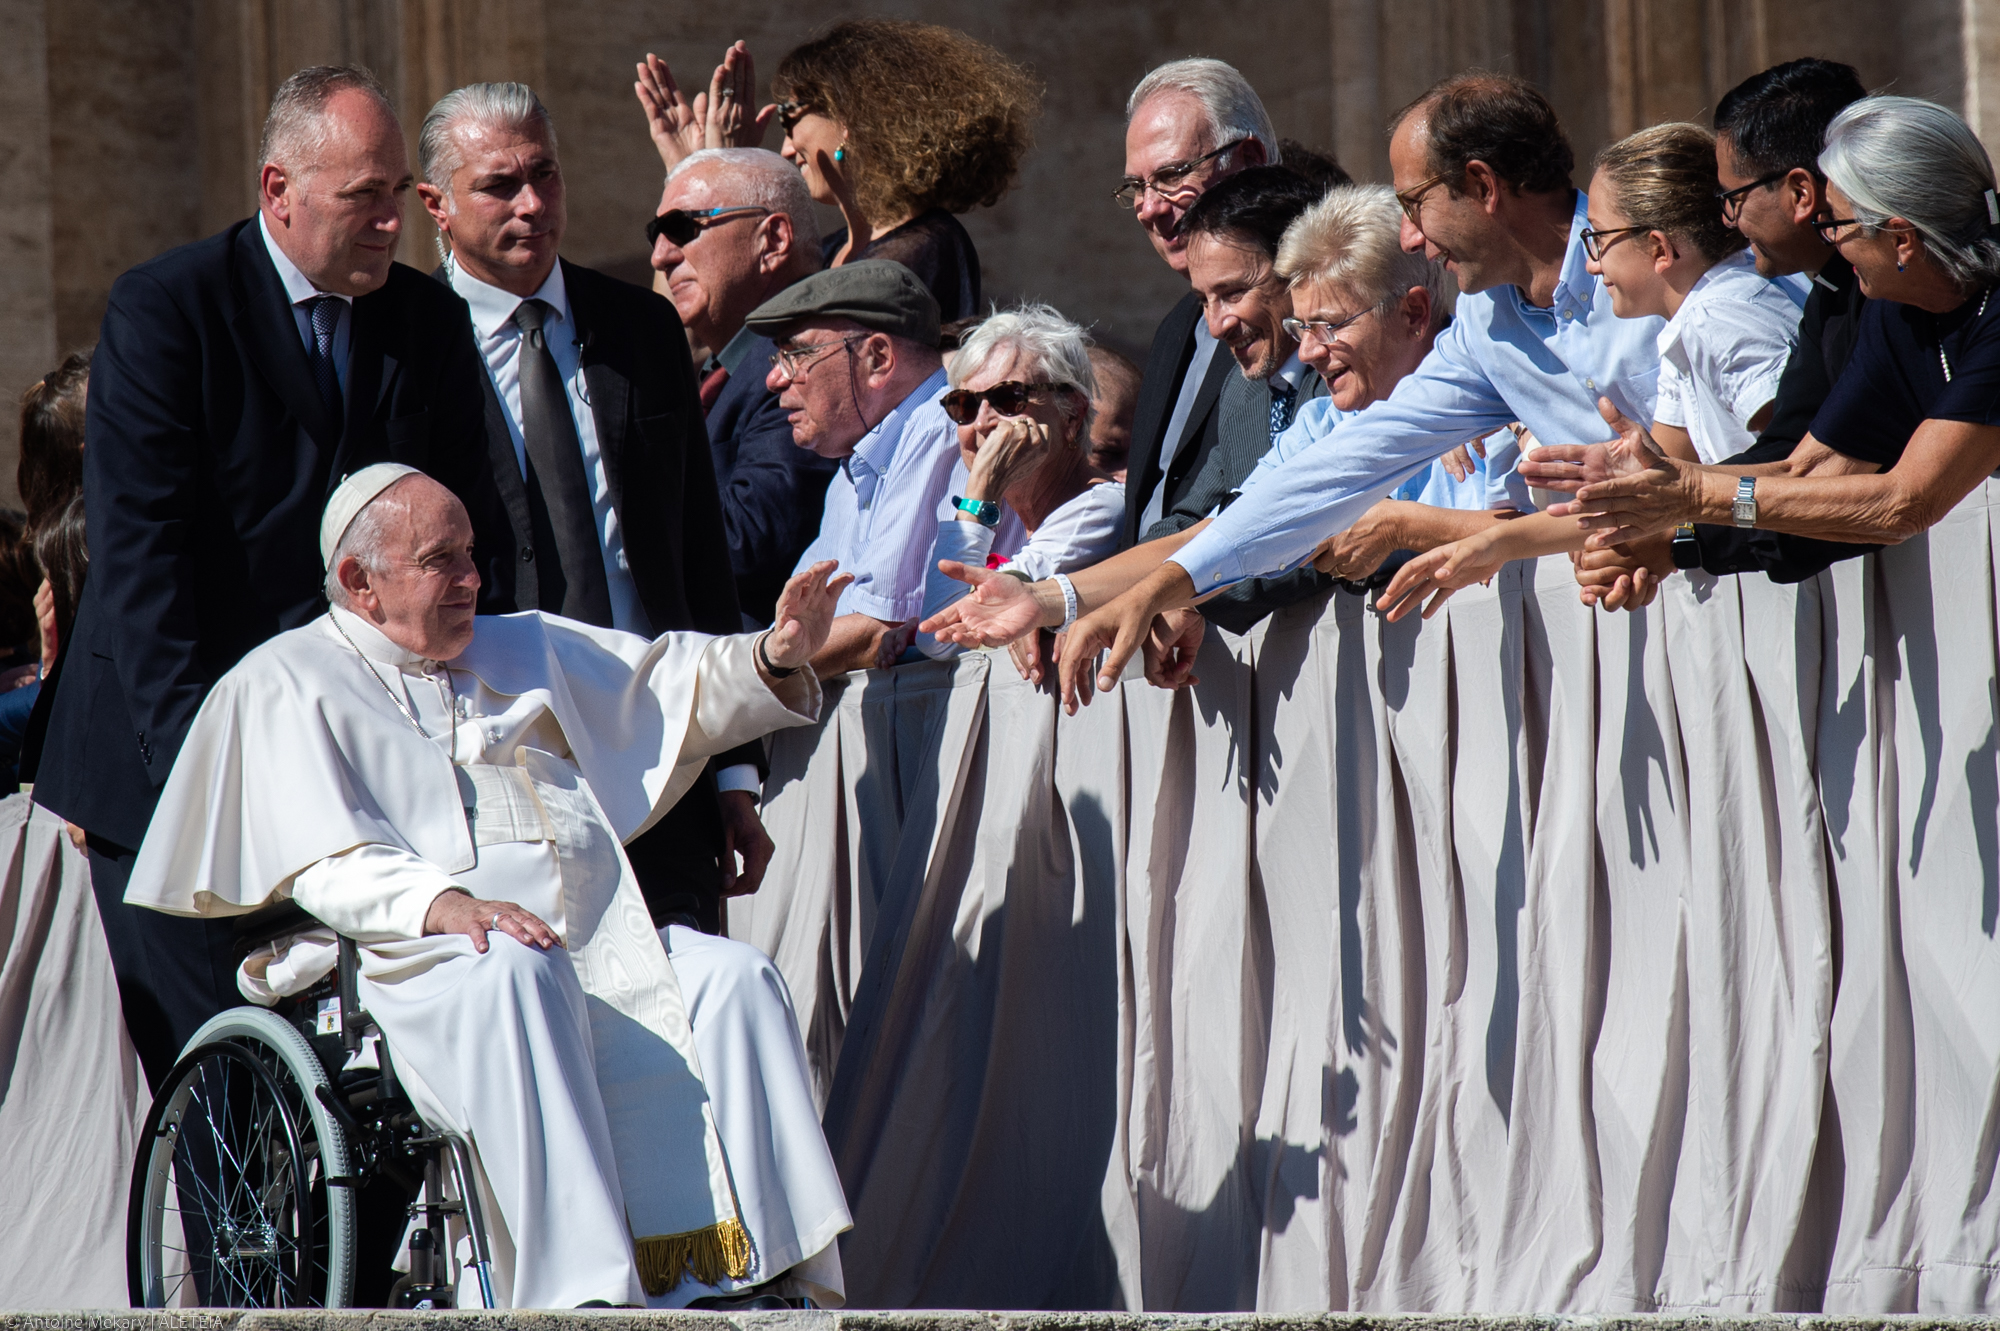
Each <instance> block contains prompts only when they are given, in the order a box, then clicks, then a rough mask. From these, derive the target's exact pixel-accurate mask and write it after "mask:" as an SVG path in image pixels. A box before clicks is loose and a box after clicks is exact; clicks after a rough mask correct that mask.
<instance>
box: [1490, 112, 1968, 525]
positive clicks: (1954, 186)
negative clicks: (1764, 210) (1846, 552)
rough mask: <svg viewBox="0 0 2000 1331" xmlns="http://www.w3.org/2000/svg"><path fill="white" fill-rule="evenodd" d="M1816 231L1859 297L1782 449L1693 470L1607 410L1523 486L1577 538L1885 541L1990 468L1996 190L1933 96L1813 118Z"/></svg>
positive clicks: (1938, 510) (1953, 500)
mask: <svg viewBox="0 0 2000 1331" xmlns="http://www.w3.org/2000/svg"><path fill="white" fill-rule="evenodd" d="M1819 165H1820V170H1821V171H1822V172H1824V173H1825V175H1826V178H1827V192H1826V197H1827V206H1828V209H1829V211H1828V212H1827V213H1826V214H1824V215H1822V216H1821V217H1819V218H1818V219H1816V220H1815V222H1814V225H1815V226H1816V227H1817V228H1818V229H1819V232H1820V235H1821V236H1822V237H1823V238H1824V239H1825V240H1826V242H1827V243H1828V244H1830V245H1833V246H1835V247H1837V248H1838V249H1839V250H1840V253H1841V257H1843V258H1845V259H1846V260H1847V261H1848V262H1849V263H1851V264H1853V265H1854V271H1855V274H1856V276H1857V277H1858V278H1859V279H1860V282H1861V290H1862V291H1863V292H1864V293H1865V294H1866V295H1868V296H1869V297H1870V302H1869V304H1868V305H1867V306H1866V307H1864V309H1863V312H1862V315H1861V319H1860V326H1859V328H1858V329H1857V331H1856V340H1855V346H1854V355H1853V358H1852V359H1851V360H1850V361H1849V363H1848V367H1847V370H1846V372H1845V373H1844V374H1842V375H1841V377H1840V379H1839V381H1838V382H1837V383H1835V384H1834V386H1833V391H1832V393H1831V394H1829V395H1828V397H1827V400H1826V402H1825V404H1824V405H1823V406H1822V407H1821V408H1820V411H1819V414H1818V415H1817V416H1816V417H1814V418H1813V426H1812V432H1811V433H1810V434H1808V435H1807V436H1806V438H1805V439H1804V440H1803V441H1802V442H1801V443H1800V445H1799V447H1798V448H1797V449H1796V450H1795V451H1794V452H1793V453H1792V455H1791V457H1790V458H1789V459H1787V460H1786V461H1784V462H1780V463H1769V464H1764V465H1762V466H1746V465H1733V466H1732V465H1728V464H1724V465H1720V466H1714V467H1702V466H1696V465H1694V464H1691V463H1686V462H1681V461H1678V460H1676V459H1672V458H1667V457H1663V456H1659V454H1658V450H1657V449H1656V448H1655V447H1653V443H1652V440H1651V439H1650V438H1649V437H1648V436H1647V435H1646V433H1645V431H1644V430H1643V429H1641V428H1640V427H1639V426H1637V425H1635V424H1633V423H1632V422H1630V421H1627V420H1625V419H1624V418H1623V417H1620V416H1618V415H1617V413H1615V412H1607V413H1606V419H1607V420H1609V421H1611V423H1612V425H1613V427H1614V428H1615V429H1617V431H1618V432H1619V437H1618V439H1617V440H1615V441H1613V442H1612V443H1611V444H1608V445H1586V446H1569V447H1554V448H1543V449H1540V450H1537V452H1536V453H1535V454H1534V459H1535V461H1534V462H1533V463H1531V464H1528V465H1529V467H1530V468H1532V472H1533V474H1535V475H1537V476H1538V477H1539V478H1542V479H1540V480H1539V482H1538V483H1541V484H1551V483H1553V486H1554V487H1556V488H1565V489H1570V490H1574V491H1576V494H1577V501H1576V503H1575V504H1574V505H1569V506H1566V507H1568V508H1570V509H1571V510H1573V511H1575V512H1578V513H1581V514H1583V515H1584V517H1585V525H1586V526H1590V527H1593V528H1595V529H1596V530H1595V531H1594V532H1593V534H1592V536H1591V544H1592V545H1593V546H1604V545H1610V544H1613V543H1617V542H1625V541H1630V540H1634V539H1637V538H1639V537H1642V536H1647V535H1652V534H1654V533H1659V532H1665V531H1668V530H1671V529H1672V528H1673V527H1674V526H1675V525H1676V524H1678V523H1682V522H1709V523H1730V522H1733V523H1735V524H1736V525H1737V526H1739V527H1761V528H1764V529H1766V530H1770V531H1782V532H1793V533H1796V534H1798V535H1802V536H1816V537H1821V538H1824V539H1827V540H1836V541H1849V542H1858V543H1866V544H1873V545H1885V544H1894V543H1895V542H1898V541H1903V540H1906V539H1908V538H1909V537H1911V536H1914V535H1916V534H1917V533H1919V532H1921V531H1924V530H1926V529H1927V528H1929V527H1931V526H1932V525H1934V524H1935V523H1936V522H1937V521H1938V520H1939V519H1941V518H1942V517H1944V515H1945V514H1946V513H1948V512H1950V511H1951V509H1952V508H1953V507H1954V506H1955V505H1956V504H1957V503H1958V502H1959V501H1960V500H1961V499H1963V498H1965V496H1966V495H1967V494H1968V493H1970V492H1971V490H1972V488H1973V487H1974V486H1976V485H1978V484H1979V483H1980V482H1981V481H1982V480H1983V479H1984V478H1985V477H1986V476H1987V475H1989V474H1990V473H1991V472H1992V471H1993V470H1994V468H1995V467H1996V466H2000V300H1995V299H1994V298H1993V297H1994V290H1993V288H1994V286H1995V285H1996V283H2000V199H1996V197H1995V194H1994V175H1993V163H1992V161H1991V159H1990V158H1988V156H1987V154H1986V150H1985V149H1984V148H1983V147H1981V146H1980V143H1979V139H1978V138H1977V137H1976V136H1975V135H1974V134H1973V132H1972V130H1971V128H1970V127H1969V126H1968V125H1967V124H1966V123H1965V122H1964V121H1963V120H1961V119H1960V118H1959V117H1958V116H1957V115H1956V114H1954V113H1953V112H1951V111H1949V110H1947V109H1945V108H1944V107H1942V106H1939V105H1937V104H1936V103H1933V102H1925V101H1919V100H1917V99H1915V98H1910V97H1868V98H1864V99H1863V100H1861V101H1858V102H1855V103H1853V104H1852V105H1850V106H1848V107H1847V109H1846V110H1844V111H1842V112H1841V113H1840V114H1839V115H1838V116H1836V117H1835V118H1834V120H1833V123H1832V124H1830V125H1829V126H1828V127H1827V131H1826V148H1825V150H1824V151H1823V152H1822V153H1821V154H1820V159H1819Z"/></svg>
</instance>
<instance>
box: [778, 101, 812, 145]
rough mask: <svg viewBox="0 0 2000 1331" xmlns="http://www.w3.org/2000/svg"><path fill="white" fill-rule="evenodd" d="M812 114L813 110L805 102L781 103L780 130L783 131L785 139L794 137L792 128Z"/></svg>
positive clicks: (779, 108)
mask: <svg viewBox="0 0 2000 1331" xmlns="http://www.w3.org/2000/svg"><path fill="white" fill-rule="evenodd" d="M811 114H812V108H811V107H810V106H807V105H806V104H805V103H804V102H790V101H786V102H779V103H778V128H779V129H781V130H783V131H784V132H785V137H786V138H788V139H789V138H790V137H791V136H792V128H793V127H794V126H795V125H797V124H798V123H799V122H800V121H801V120H803V119H805V118H806V117H807V116H809V115H811Z"/></svg>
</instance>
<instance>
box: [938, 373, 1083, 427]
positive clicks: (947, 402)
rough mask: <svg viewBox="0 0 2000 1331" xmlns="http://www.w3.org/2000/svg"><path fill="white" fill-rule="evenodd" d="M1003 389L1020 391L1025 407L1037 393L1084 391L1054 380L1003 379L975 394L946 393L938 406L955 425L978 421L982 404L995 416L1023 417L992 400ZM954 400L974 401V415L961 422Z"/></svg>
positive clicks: (966, 391)
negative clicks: (968, 399) (1001, 407)
mask: <svg viewBox="0 0 2000 1331" xmlns="http://www.w3.org/2000/svg"><path fill="white" fill-rule="evenodd" d="M1003 388H1018V389H1020V390H1021V397H1022V401H1021V405H1022V406H1024V407H1025V406H1026V405H1027V404H1028V401H1029V400H1030V399H1031V398H1032V397H1033V396H1034V395H1035V394H1036V393H1060V392H1065V391H1067V392H1071V393H1079V392H1082V391H1083V390H1081V389H1079V388H1078V387H1077V386H1076V385H1075V384H1059V383H1056V382H1054V381H1053V380H1042V381H1040V382H1038V383H1026V382H1024V381H1022V380H1020V379H1002V380H1001V381H1000V382H999V383H997V384H991V385H989V386H987V387H985V388H982V389H979V390H978V391H977V392H974V391H973V390H972V389H970V388H954V389H952V390H951V391H950V392H949V393H945V394H943V395H942V396H940V397H939V398H938V406H939V407H940V408H942V409H943V411H944V414H945V415H946V416H947V417H948V418H949V419H950V420H951V423H952V424H953V425H970V424H972V423H973V422H974V421H976V420H978V419H979V408H980V406H981V405H982V404H983V405H986V406H990V407H992V408H993V414H994V415H996V416H1002V417H1009V418H1017V417H1019V416H1021V415H1022V414H1023V413H1021V412H1018V411H1002V410H1001V409H1000V406H999V404H998V403H996V402H994V401H993V400H992V398H991V396H990V394H993V393H997V392H998V391H1000V390H1001V389H1003ZM954 398H957V399H959V400H960V401H963V400H964V399H966V398H971V399H972V414H971V415H970V416H968V417H966V418H965V419H964V420H960V419H959V418H958V416H957V414H956V413H955V412H953V410H952V408H951V403H952V399H954Z"/></svg>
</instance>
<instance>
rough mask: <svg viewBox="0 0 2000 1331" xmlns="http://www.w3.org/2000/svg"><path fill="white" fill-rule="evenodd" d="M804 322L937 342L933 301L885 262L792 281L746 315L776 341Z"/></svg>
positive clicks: (910, 274)
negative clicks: (834, 322)
mask: <svg viewBox="0 0 2000 1331" xmlns="http://www.w3.org/2000/svg"><path fill="white" fill-rule="evenodd" d="M808 319H852V320H853V321H854V322H855V323H858V324H860V325H861V326H862V327H863V328H868V329H872V330H874V331H875V332H878V333H888V334H890V335H891V336H893V337H903V338H908V339H909V340H910V341H912V342H921V343H923V344H924V345H925V346H927V347H934V346H936V345H937V344H938V303H937V297H935V296H933V295H931V293H930V290H929V288H927V287H925V286H924V284H923V283H922V282H921V281H919V280H918V278H917V275H916V274H915V273H913V272H911V271H910V270H909V269H907V268H905V267H903V265H902V264H900V263H896V262H895V261H894V260H891V259H862V260H860V261H858V262H856V263H849V264H842V265H841V266H840V267H838V268H825V269H821V270H820V271H819V272H817V273H814V274H813V275H812V276H811V277H808V278H806V279H804V280H803V281H799V282H794V283H793V284H792V285H791V286H788V287H786V288H785V289H784V290H783V291H780V292H779V293H778V294H777V295H775V296H773V297H771V298H770V299H769V300H767V301H765V302H764V303H763V304H762V305H759V306H758V307H757V308H756V309H754V310H752V311H750V317H749V318H748V319H745V320H744V323H746V324H748V325H749V326H750V328H751V329H753V330H754V331H756V332H758V333H761V334H763V335H764V336H765V337H769V338H780V337H783V336H785V334H787V333H789V332H791V331H792V330H793V329H795V328H796V327H798V325H800V324H802V323H804V322H805V321H806V320H808Z"/></svg>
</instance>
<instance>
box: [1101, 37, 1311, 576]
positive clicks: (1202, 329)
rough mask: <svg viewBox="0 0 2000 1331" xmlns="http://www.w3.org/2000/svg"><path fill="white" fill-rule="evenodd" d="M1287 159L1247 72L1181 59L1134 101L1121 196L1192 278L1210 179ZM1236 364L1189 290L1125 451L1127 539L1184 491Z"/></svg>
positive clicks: (1160, 342)
mask: <svg viewBox="0 0 2000 1331" xmlns="http://www.w3.org/2000/svg"><path fill="white" fill-rule="evenodd" d="M1277 160H1278V138H1277V134H1276V132H1275V131H1274V130H1273V129H1272V128H1271V117H1270V116H1269V114H1267V113H1266V112H1265V110H1264V103H1263V102H1262V101H1260V100H1259V99H1258V97H1257V94H1256V92H1255V91H1253V90H1252V89H1251V87H1250V85H1249V83H1248V82H1246V81H1245V80H1244V78H1243V76H1242V75H1241V74H1239V73H1237V72H1236V70H1235V69H1233V68H1231V67H1230V66H1229V65H1226V64H1224V63H1223V62H1222V61H1220V60H1200V59H1197V60H1176V61H1173V62H1172V63H1170V64H1165V65H1161V66H1160V67H1159V68H1158V69H1156V70H1154V71H1153V72H1152V73H1150V74H1148V75H1146V77H1145V78H1143V79H1141V80H1140V81H1139V86H1138V87H1136V88H1134V89H1133V90H1132V95H1131V97H1130V98H1129V99H1127V101H1126V103H1125V179H1124V180H1123V181H1122V182H1121V183H1120V185H1119V187H1118V189H1117V191H1116V193H1115V197H1116V199H1117V202H1118V205H1119V206H1120V207H1121V208H1127V209H1130V210H1131V211H1132V214H1133V216H1134V217H1136V218H1137V219H1138V222H1139V225H1140V226H1142V227H1144V228H1145V229H1146V236H1147V238H1148V239H1149V240H1151V241H1152V242H1153V249H1154V251H1155V252H1157V253H1158V254H1159V256H1160V258H1162V259H1164V260H1165V261H1166V264H1167V266H1168V267H1169V268H1171V269H1173V270H1174V272H1175V273H1177V274H1179V275H1180V276H1181V277H1183V278H1185V277H1186V276H1187V271H1188V257H1187V237H1186V236H1183V235H1181V234H1180V221H1181V218H1182V216H1183V215H1185V214H1186V212H1187V210H1188V209H1189V208H1190V207H1192V206H1193V205H1194V202H1195V200H1196V199H1199V198H1200V197H1201V195H1202V192H1203V191H1204V190H1207V189H1209V188H1210V187H1212V186H1214V185H1216V184H1218V183H1220V182H1221V181H1224V180H1227V179H1228V178H1229V177H1230V176H1233V175H1235V174H1236V173H1237V172H1238V171H1241V170H1243V169H1244V168H1246V167H1252V166H1261V165H1264V164H1266V163H1272V164H1275V163H1276V162H1277ZM1230 370H1231V360H1230V357H1229V356H1228V355H1227V354H1226V353H1222V349H1221V345H1220V344H1219V343H1218V342H1217V341H1216V339H1215V338H1214V337H1213V336H1212V335H1211V334H1210V333H1209V331H1208V327H1207V324H1206V323H1205V322H1204V320H1203V318H1202V299H1201V297H1200V296H1199V295H1197V294H1195V293H1194V292H1192V291H1190V292H1189V293H1188V294H1187V295H1185V296H1183V297H1181V299H1180V302H1179V303H1178V304H1177V305H1175V306H1174V308H1173V309H1172V310H1170V311H1169V312H1168V314H1167V317H1166V318H1164V319H1162V320H1161V321H1160V326H1159V330H1158V331H1157V332H1155V333H1154V334H1153V345H1152V349H1151V350H1150V351H1148V352H1147V354H1146V368H1145V372H1144V374H1143V376H1142V378H1141V379H1140V383H1139V403H1138V406H1137V408H1136V409H1135V410H1134V412H1133V417H1132V437H1131V451H1130V453H1129V454H1128V455H1127V460H1126V471H1125V530H1124V533H1123V540H1122V541H1121V546H1129V545H1133V544H1136V543H1137V542H1138V541H1139V540H1140V539H1141V538H1142V537H1143V536H1144V535H1145V533H1146V530H1147V528H1149V527H1151V526H1152V525H1153V524H1154V523H1156V522H1158V521H1159V520H1160V519H1161V517H1163V516H1164V515H1165V514H1167V513H1170V512H1172V511H1173V508H1174V505H1175V504H1176V503H1178V502H1179V501H1180V500H1181V499H1182V498H1184V497H1185V495H1186V491H1187V489H1188V487H1189V486H1190V485H1191V484H1192V483H1193V480H1194V472H1195V468H1194V467H1193V466H1192V465H1190V463H1189V460H1188V458H1187V457H1184V456H1183V455H1184V454H1191V453H1192V451H1193V450H1194V449H1195V448H1197V447H1198V446H1199V443H1200V441H1201V439H1202V438H1203V435H1204V431H1206V430H1207V429H1208V426H1209V424H1210V421H1209V418H1210V416H1211V415H1213V414H1214V412H1215V411H1216V410H1217V409H1218V407H1217V404H1218V401H1219V399H1220V397H1221V394H1222V387H1223V385H1224V384H1225V383H1226V382H1227V381H1228V378H1229V374H1230ZM1211 433H1212V432H1211ZM1177 463H1179V465H1178V466H1177V465H1176V464H1177Z"/></svg>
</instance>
